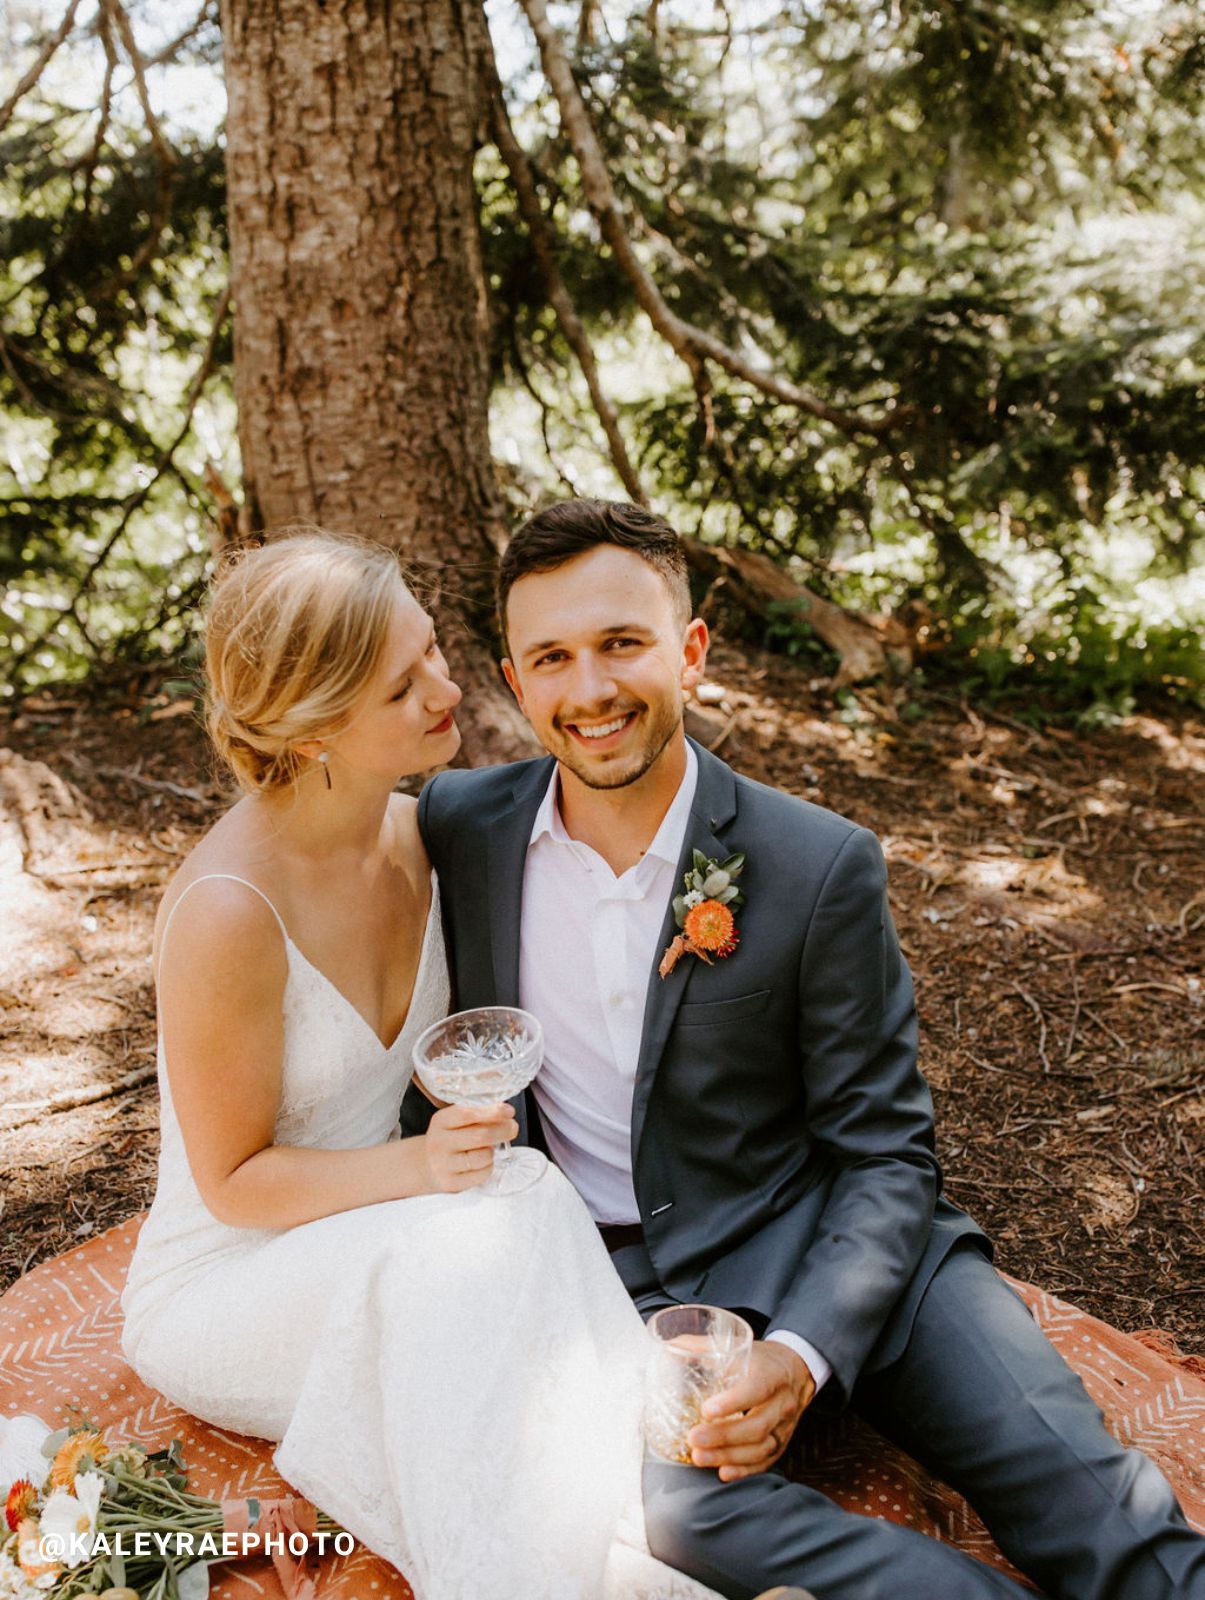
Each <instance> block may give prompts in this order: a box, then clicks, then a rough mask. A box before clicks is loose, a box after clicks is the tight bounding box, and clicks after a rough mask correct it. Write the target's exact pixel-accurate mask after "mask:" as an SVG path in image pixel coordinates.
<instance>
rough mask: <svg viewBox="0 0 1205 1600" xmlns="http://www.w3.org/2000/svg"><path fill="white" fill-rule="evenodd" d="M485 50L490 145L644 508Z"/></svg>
mask: <svg viewBox="0 0 1205 1600" xmlns="http://www.w3.org/2000/svg"><path fill="white" fill-rule="evenodd" d="M487 48H488V50H489V55H488V59H487V61H486V70H487V72H488V75H489V90H490V107H491V117H492V123H493V132H494V140H495V142H496V143H497V146H498V150H499V153H500V154H501V156H502V159H503V161H505V162H506V165H507V168H508V170H509V172H510V175H511V179H512V180H513V182H514V186H515V195H516V198H517V199H518V202H519V211H520V213H521V215H522V217H523V221H524V222H525V223H526V225H527V233H528V237H529V238H530V239H531V247H532V250H533V251H534V252H535V257H536V262H537V264H538V265H539V268H540V272H541V274H542V275H543V278H544V287H545V290H546V292H547V295H548V303H549V304H550V305H551V307H552V309H553V311H554V313H555V315H556V319H557V322H558V323H559V324H560V328H561V332H562V333H563V334H564V335H565V340H566V342H567V344H568V345H569V348H570V349H571V350H572V351H573V353H574V355H575V356H576V357H577V361H578V365H579V366H580V367H581V369H582V376H583V377H584V378H585V380H586V387H587V389H588V390H589V391H590V400H591V402H592V404H593V406H594V409H595V411H596V412H597V413H598V420H599V422H600V423H601V424H602V430H603V432H604V434H605V435H606V438H607V445H608V448H609V450H610V455H611V462H612V464H613V466H614V468H615V471H616V472H617V473H618V474H619V478H620V481H621V482H622V484H623V486H624V488H625V489H626V490H627V492H628V494H629V495H630V496H631V498H632V499H633V500H634V501H635V502H636V504H637V505H641V506H647V505H648V496H647V495H646V494H645V492H644V489H643V487H642V486H641V482H640V476H639V474H638V473H637V471H636V468H635V467H634V466H633V465H632V460H631V457H630V456H629V455H628V450H627V446H626V444H625V443H624V439H623V434H622V433H621V432H620V430H619V417H618V415H617V414H616V411H615V407H614V406H613V405H612V404H611V401H610V398H609V397H608V395H607V393H606V390H605V389H604V388H603V386H602V379H601V377H600V376H599V372H598V363H597V362H596V361H595V359H594V351H593V350H592V349H591V346H590V340H589V337H588V336H587V334H586V330H585V328H584V327H583V326H582V321H581V318H580V317H579V316H578V314H577V309H576V307H575V306H574V304H573V300H572V299H571V297H570V295H569V291H568V289H567V288H566V286H565V280H564V278H563V277H562V276H561V270H560V267H559V266H558V265H557V259H556V247H555V244H554V242H553V238H552V229H551V227H550V226H549V223H548V219H547V218H546V217H545V215H544V210H543V207H542V206H541V205H540V197H539V194H538V192H537V190H536V179H535V173H534V171H533V169H532V165H531V162H530V161H529V160H528V157H527V152H526V151H525V150H524V149H523V147H522V145H521V144H520V143H519V140H518V138H517V137H516V134H515V130H514V128H513V126H512V125H511V120H510V114H509V112H508V111H507V109H506V100H505V99H504V97H503V93H502V83H501V81H500V79H499V77H498V68H497V63H496V62H495V60H494V53H493V45H492V42H491V43H490V45H489V46H488V47H487Z"/></svg>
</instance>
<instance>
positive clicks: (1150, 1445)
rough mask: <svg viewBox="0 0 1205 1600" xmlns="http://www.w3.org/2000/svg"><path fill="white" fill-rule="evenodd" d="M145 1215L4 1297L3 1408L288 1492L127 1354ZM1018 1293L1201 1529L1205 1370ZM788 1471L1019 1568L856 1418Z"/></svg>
mask: <svg viewBox="0 0 1205 1600" xmlns="http://www.w3.org/2000/svg"><path fill="white" fill-rule="evenodd" d="M141 1222H142V1216H141V1215H140V1216H136V1217H131V1218H130V1220H129V1221H128V1222H125V1223H123V1224H122V1225H121V1226H120V1227H117V1228H112V1229H110V1230H109V1232H107V1233H104V1234H101V1235H99V1236H98V1237H97V1238H95V1239H91V1240H89V1241H88V1242H87V1243H86V1244H83V1245H80V1246H79V1247H78V1248H76V1249H74V1250H71V1251H69V1252H68V1253H67V1254H66V1255H63V1256H59V1257H57V1258H56V1259H55V1260H53V1261H48V1262H45V1263H44V1264H43V1265H42V1266H40V1267H37V1268H36V1269H35V1270H34V1271H33V1272H31V1273H29V1274H28V1275H27V1276H26V1277H24V1278H22V1279H21V1280H20V1281H19V1282H18V1283H16V1284H14V1285H13V1287H12V1288H11V1289H10V1290H9V1291H8V1293H7V1294H5V1295H4V1296H3V1297H0V1415H3V1416H15V1415H17V1414H19V1413H22V1412H32V1413H34V1414H35V1415H37V1416H40V1417H41V1418H42V1419H43V1420H44V1421H45V1422H47V1423H48V1424H49V1425H50V1426H51V1427H58V1426H60V1425H61V1424H62V1422H63V1421H64V1420H65V1419H64V1417H63V1415H62V1408H63V1407H64V1406H66V1405H72V1406H76V1407H78V1408H79V1409H80V1410H82V1411H84V1412H86V1413H87V1414H88V1415H89V1416H90V1417H91V1418H92V1419H93V1420H94V1421H96V1422H97V1423H99V1424H100V1425H101V1426H103V1427H104V1429H105V1431H106V1436H107V1437H108V1438H109V1440H110V1441H111V1442H118V1441H121V1440H126V1439H131V1440H137V1441H138V1442H139V1443H140V1444H144V1445H146V1446H148V1447H149V1448H151V1449H159V1448H161V1447H163V1446H165V1445H167V1444H169V1443H170V1442H171V1440H172V1439H179V1440H180V1441H181V1444H182V1447H183V1455H184V1460H185V1462H186V1463H187V1465H188V1468H189V1477H190V1486H191V1487H192V1488H193V1489H195V1490H196V1491H197V1492H198V1493H200V1494H208V1495H212V1496H213V1497H214V1498H215V1499H222V1498H224V1497H227V1496H236V1495H245V1494H250V1493H252V1492H259V1493H262V1494H266V1495H273V1494H284V1493H287V1492H288V1487H287V1485H285V1484H284V1483H283V1481H282V1480H281V1478H280V1477H279V1475H278V1474H277V1473H276V1472H275V1471H274V1469H273V1467H272V1460H271V1449H272V1447H271V1446H270V1445H269V1444H267V1443H265V1442H264V1441H263V1440H260V1439H250V1438H246V1437H243V1436H242V1435H239V1434H233V1433H226V1432H223V1431H222V1430H221V1429H220V1428H211V1427H210V1426H209V1425H208V1424H207V1423H204V1422H200V1421H198V1420H197V1419H196V1418H195V1417H191V1416H189V1415H188V1414H187V1413H186V1412H183V1411H180V1410H179V1409H178V1408H177V1407H175V1406H173V1405H170V1404H169V1403H168V1402H167V1401H166V1400H165V1399H164V1398H163V1397H162V1395H160V1394H157V1393H156V1392H155V1391H154V1390H153V1389H148V1388H147V1387H146V1385H145V1384H143V1383H141V1382H140V1381H139V1380H138V1379H137V1378H136V1377H135V1376H134V1374H133V1372H132V1371H131V1370H130V1368H129V1367H128V1366H127V1365H126V1363H125V1361H124V1360H123V1359H122V1355H121V1347H120V1343H119V1333H120V1328H121V1310H120V1306H119V1304H118V1301H119V1297H120V1294H121V1289H122V1285H123V1284H124V1282H125V1275H126V1269H127V1267H128V1265H129V1260H130V1254H131V1252H132V1250H133V1246H134V1240H135V1238H136V1237H137V1233H138V1229H139V1226H140V1225H141ZM1015 1287H1016V1288H1017V1289H1018V1290H1019V1291H1020V1292H1021V1294H1023V1295H1024V1297H1025V1300H1026V1302H1027V1303H1028V1305H1029V1306H1030V1308H1031V1309H1032V1310H1033V1312H1034V1313H1035V1315H1036V1317H1037V1319H1038V1321H1039V1323H1040V1324H1041V1326H1042V1327H1043V1328H1044V1329H1045V1330H1046V1332H1047V1334H1048V1335H1049V1337H1050V1338H1051V1340H1052V1341H1053V1342H1054V1344H1055V1346H1056V1347H1057V1348H1058V1349H1059V1350H1060V1351H1061V1353H1062V1354H1063V1356H1064V1357H1065V1358H1066V1360H1068V1361H1069V1362H1070V1363H1071V1365H1072V1366H1073V1367H1074V1368H1075V1370H1076V1371H1077V1372H1078V1373H1079V1374H1080V1377H1081V1378H1082V1379H1083V1381H1084V1384H1085V1385H1086V1387H1087V1389H1088V1392H1089V1393H1090V1394H1091V1396H1092V1398H1093V1399H1094V1400H1095V1401H1096V1403H1097V1404H1098V1405H1099V1406H1100V1407H1101V1409H1102V1411H1103V1412H1104V1413H1105V1417H1106V1420H1107V1422H1108V1425H1109V1427H1110V1429H1111V1430H1112V1432H1113V1433H1114V1434H1115V1435H1116V1436H1117V1437H1118V1438H1119V1439H1122V1440H1124V1441H1125V1443H1127V1444H1133V1445H1137V1446H1138V1447H1139V1448H1141V1449H1142V1450H1145V1451H1146V1453H1147V1454H1148V1455H1150V1456H1153V1457H1154V1459H1155V1460H1156V1461H1157V1462H1158V1463H1159V1465H1160V1467H1161V1468H1162V1469H1163V1471H1164V1472H1165V1473H1166V1475H1167V1477H1168V1478H1169V1479H1170V1481H1171V1483H1172V1484H1173V1486H1174V1487H1175V1489H1176V1492H1177V1494H1178V1495H1179V1497H1180V1503H1181V1505H1182V1506H1183V1507H1184V1510H1185V1512H1186V1514H1187V1516H1188V1518H1189V1520H1190V1521H1191V1522H1192V1523H1193V1525H1194V1526H1195V1527H1197V1528H1199V1529H1201V1530H1202V1531H1205V1361H1202V1360H1201V1359H1200V1358H1194V1357H1183V1356H1181V1355H1179V1353H1178V1352H1177V1351H1176V1349H1175V1347H1174V1346H1173V1345H1171V1344H1170V1342H1169V1341H1167V1340H1166V1339H1163V1338H1161V1336H1159V1335H1157V1334H1153V1335H1145V1334H1144V1335H1140V1336H1138V1337H1131V1336H1130V1335H1127V1334H1123V1333H1119V1332H1118V1331H1117V1330H1116V1329H1115V1328H1110V1327H1109V1326H1107V1324H1105V1323H1103V1322H1098V1321H1097V1320H1096V1319H1095V1318H1094V1317H1089V1316H1087V1315H1085V1314H1084V1313H1083V1312H1081V1311H1077V1310H1075V1308H1074V1307H1073V1306H1069V1305H1067V1304H1066V1303H1065V1302H1064V1301H1061V1300H1057V1299H1055V1298H1054V1297H1053V1296H1050V1295H1045V1294H1043V1293H1041V1291H1040V1290H1037V1289H1034V1288H1032V1287H1030V1286H1028V1285H1026V1284H1016V1285H1015ZM791 1471H792V1473H793V1474H794V1475H797V1476H799V1477H800V1478H803V1479H806V1481H807V1482H808V1483H810V1484H812V1485H814V1486H815V1487H816V1488H818V1489H821V1490H823V1491H824V1492H825V1493H826V1494H828V1495H830V1496H831V1497H832V1498H833V1499H834V1500H835V1501H837V1502H838V1503H839V1504H840V1505H843V1506H845V1507H846V1508H847V1509H848V1510H850V1511H854V1512H858V1513H860V1514H862V1515H865V1516H871V1517H885V1518H887V1519H888V1520H889V1521H891V1522H901V1523H905V1524H907V1525H908V1526H910V1527H913V1528H918V1529H920V1530H921V1532H923V1533H927V1534H929V1535H931V1536H932V1537H934V1538H937V1539H944V1540H947V1541H948V1542H950V1543H952V1544H955V1545H957V1546H958V1547H959V1548H960V1549H962V1550H966V1551H968V1552H969V1553H970V1554H971V1555H973V1556H976V1557H978V1558H979V1560H981V1561H986V1562H988V1563H989V1564H991V1565H992V1566H995V1567H999V1568H1001V1569H1002V1570H1004V1571H1012V1569H1011V1568H1010V1567H1009V1565H1008V1563H1007V1562H1006V1561H1005V1559H1004V1557H1003V1556H1002V1555H1001V1554H1000V1552H999V1551H998V1550H997V1549H996V1547H995V1545H994V1544H993V1543H992V1541H991V1540H990V1538H989V1537H988V1535H987V1533H986V1531H985V1530H984V1527H983V1525H982V1523H981V1522H980V1521H979V1520H978V1518H977V1517H976V1516H975V1515H974V1513H973V1512H972V1511H971V1510H970V1508H969V1507H968V1506H967V1505H966V1503H965V1502H964V1501H963V1500H962V1499H960V1497H959V1496H958V1495H956V1494H954V1493H953V1492H952V1491H951V1490H950V1489H947V1488H946V1487H945V1486H944V1485H942V1484H940V1483H938V1482H937V1481H936V1480H935V1479H933V1478H932V1477H930V1476H929V1475H928V1474H927V1473H925V1472H924V1471H922V1470H921V1469H920V1468H919V1467H918V1466H917V1465H916V1464H915V1463H914V1462H912V1461H910V1460H909V1459H908V1458H907V1457H906V1456H904V1455H902V1454H901V1453H900V1452H899V1451H898V1450H896V1449H894V1448H893V1447H892V1446H890V1445H888V1444H886V1443H885V1442H884V1441H883V1440H882V1439H880V1438H878V1437H877V1435H875V1434H873V1433H872V1432H871V1431H870V1430H869V1429H868V1428H866V1427H865V1426H864V1425H863V1424H861V1423H859V1422H858V1421H857V1420H856V1419H854V1418H842V1419H840V1420H836V1421H832V1422H825V1423H823V1424H822V1425H821V1426H819V1427H814V1428H813V1429H811V1430H810V1437H809V1440H808V1443H807V1447H806V1449H805V1450H804V1451H802V1452H800V1454H799V1455H798V1457H797V1458H793V1459H792V1463H791ZM315 1575H316V1578H317V1588H318V1594H319V1596H320V1597H321V1600H412V1595H411V1590H410V1586H409V1584H407V1583H406V1581H405V1579H404V1578H403V1577H402V1576H401V1574H400V1573H398V1571H397V1570H396V1568H394V1567H392V1566H390V1565H389V1564H388V1562H385V1561H382V1560H380V1559H379V1558H378V1557H376V1556H374V1555H372V1554H371V1553H370V1552H369V1551H367V1550H365V1549H364V1548H363V1547H362V1546H357V1548H356V1550H355V1552H354V1553H353V1554H352V1555H350V1556H334V1555H329V1554H328V1555H327V1556H325V1557H324V1558H323V1559H322V1561H321V1562H320V1563H319V1564H318V1565H317V1568H316V1574H315ZM1014 1575H1017V1574H1014ZM1017 1576H1019V1575H1017ZM213 1578H214V1584H213V1591H212V1592H213V1595H214V1596H215V1600H252V1597H253V1596H254V1597H258V1600H276V1597H278V1596H279V1595H280V1593H281V1591H280V1586H279V1583H278V1581H277V1579H276V1576H275V1573H274V1571H273V1568H272V1566H271V1563H270V1562H269V1561H268V1559H267V1558H266V1557H257V1558H255V1559H252V1560H248V1561H243V1562H237V1563H230V1564H228V1565H226V1566H224V1567H221V1568H218V1569H217V1570H216V1571H215V1572H214V1574H213ZM516 1600H519V1597H516Z"/></svg>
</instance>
